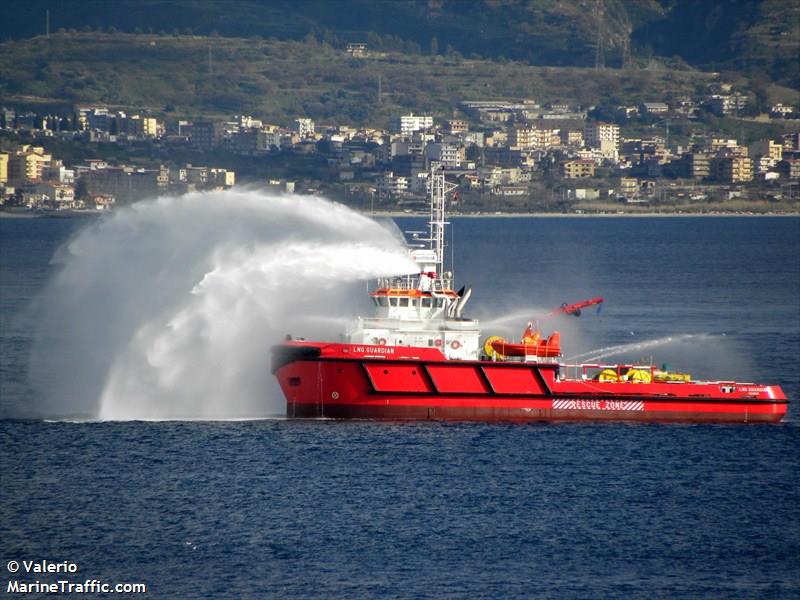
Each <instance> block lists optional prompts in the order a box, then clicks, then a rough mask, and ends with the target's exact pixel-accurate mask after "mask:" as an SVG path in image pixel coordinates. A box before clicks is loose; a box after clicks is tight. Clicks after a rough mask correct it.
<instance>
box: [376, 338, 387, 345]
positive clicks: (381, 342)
mask: <svg viewBox="0 0 800 600" xmlns="http://www.w3.org/2000/svg"><path fill="white" fill-rule="evenodd" d="M385 345H386V338H381V339H379V340H378V346H385Z"/></svg>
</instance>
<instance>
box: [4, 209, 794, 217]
mask: <svg viewBox="0 0 800 600" xmlns="http://www.w3.org/2000/svg"><path fill="white" fill-rule="evenodd" d="M354 210H355V211H356V212H358V213H359V214H362V215H365V216H368V217H379V218H392V219H394V218H398V217H408V218H415V217H417V218H425V217H427V216H428V214H427V213H425V212H405V211H391V210H386V211H369V210H356V209H354ZM111 212H113V211H92V210H69V211H66V210H65V211H48V212H41V211H28V210H22V211H17V210H14V211H9V210H2V209H0V219H46V218H52V219H75V218H85V217H94V216H100V215H103V214H109V213H111ZM450 217H451V218H457V219H462V218H463V219H477V218H482V219H486V218H491V219H552V218H564V217H566V218H576V219H593V218H599V219H609V218H620V217H621V218H635V219H640V218H647V217H658V218H662V217H663V218H677V217H702V218H714V217H759V218H764V217H800V212H764V213H761V212H752V211H731V212H717V211H715V212H598V213H574V212H572V213H559V212H465V213H458V212H454V213H451V214H450Z"/></svg>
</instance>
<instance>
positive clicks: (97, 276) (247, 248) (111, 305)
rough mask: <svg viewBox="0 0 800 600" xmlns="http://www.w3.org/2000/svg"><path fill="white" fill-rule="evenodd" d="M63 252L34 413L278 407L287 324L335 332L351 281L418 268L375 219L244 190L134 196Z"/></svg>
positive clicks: (43, 339)
mask: <svg viewBox="0 0 800 600" xmlns="http://www.w3.org/2000/svg"><path fill="white" fill-rule="evenodd" d="M56 260H57V261H58V262H59V264H60V271H59V273H58V275H57V277H56V278H55V279H54V280H53V281H52V282H51V283H50V285H49V286H48V288H47V290H46V292H45V295H44V297H43V298H42V300H41V302H40V309H39V310H40V312H41V318H40V323H41V327H40V331H39V335H38V339H37V341H36V343H35V345H34V352H33V356H32V361H31V364H32V370H31V378H32V382H33V383H34V384H35V385H36V386H37V387H38V389H39V390H40V392H41V394H40V396H41V400H40V406H37V407H36V409H37V412H38V413H39V414H45V415H53V416H62V415H74V416H81V417H85V418H100V419H108V420H126V419H143V420H150V419H183V418H190V419H226V418H243V417H264V416H269V415H273V414H281V413H282V408H283V407H282V403H281V401H280V398H279V392H278V391H277V388H276V386H275V383H274V381H273V379H272V377H271V374H270V373H269V365H268V348H269V347H270V346H271V345H272V344H274V343H276V342H277V341H279V340H280V339H282V338H283V336H284V334H285V333H286V332H287V331H294V332H297V333H301V334H302V333H304V332H305V333H306V334H311V333H317V332H319V331H327V330H328V329H330V330H331V332H333V331H336V330H337V329H338V327H337V326H336V323H339V322H341V321H340V320H339V319H341V318H344V317H345V316H346V315H349V314H351V313H352V311H353V309H354V307H357V305H358V300H357V299H358V291H359V290H355V291H353V290H351V289H350V286H351V285H352V284H354V283H355V282H357V281H362V280H364V279H369V278H371V277H378V276H384V275H388V274H394V273H397V272H407V271H409V270H410V269H413V268H414V265H413V264H411V263H410V261H409V260H408V258H407V256H406V254H405V251H404V249H403V248H402V246H401V244H400V243H399V241H398V240H397V238H396V235H395V234H394V233H393V232H391V231H390V230H389V229H387V228H385V227H384V226H381V225H380V224H378V223H376V222H374V221H372V220H371V219H369V218H367V217H363V216H361V215H359V214H357V213H355V212H353V211H351V210H349V209H347V208H345V207H343V206H341V205H337V204H333V203H330V202H328V201H325V200H323V199H320V198H316V197H306V196H288V195H287V196H271V195H266V194H264V193H260V192H256V191H246V190H232V191H226V192H213V193H196V194H189V195H186V196H182V197H179V198H172V197H163V198H159V199H157V200H153V201H147V202H141V203H137V204H135V205H132V206H130V207H128V208H125V209H123V210H120V211H119V212H118V213H116V214H113V215H110V216H109V217H108V218H104V219H102V220H101V221H99V222H97V223H95V224H94V225H92V226H90V227H88V228H86V229H84V230H82V231H81V232H80V233H79V234H78V235H77V236H76V237H75V238H74V239H72V240H71V241H70V242H68V243H67V244H66V245H65V246H64V247H63V248H62V249H61V251H60V252H59V255H58V256H57V258H56ZM354 298H356V299H355V300H354ZM320 317H323V318H320Z"/></svg>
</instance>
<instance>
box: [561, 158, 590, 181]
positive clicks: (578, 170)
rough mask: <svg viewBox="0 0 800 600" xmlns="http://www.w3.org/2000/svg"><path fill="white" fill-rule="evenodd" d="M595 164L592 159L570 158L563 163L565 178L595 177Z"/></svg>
mask: <svg viewBox="0 0 800 600" xmlns="http://www.w3.org/2000/svg"><path fill="white" fill-rule="evenodd" d="M594 169H595V164H594V161H591V160H568V161H566V162H565V163H564V164H563V165H562V172H563V175H564V178H565V179H584V178H586V177H594Z"/></svg>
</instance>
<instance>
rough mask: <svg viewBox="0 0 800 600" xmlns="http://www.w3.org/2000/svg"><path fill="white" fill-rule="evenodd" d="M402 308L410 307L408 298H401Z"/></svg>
mask: <svg viewBox="0 0 800 600" xmlns="http://www.w3.org/2000/svg"><path fill="white" fill-rule="evenodd" d="M399 300H400V306H408V298H400V299H399Z"/></svg>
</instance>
